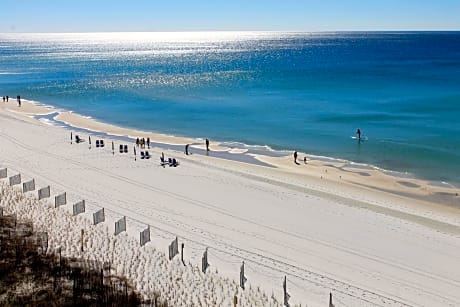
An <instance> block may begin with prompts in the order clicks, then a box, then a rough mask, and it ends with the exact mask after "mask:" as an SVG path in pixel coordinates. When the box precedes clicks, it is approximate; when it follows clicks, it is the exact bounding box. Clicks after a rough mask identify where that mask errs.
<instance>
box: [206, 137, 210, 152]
mask: <svg viewBox="0 0 460 307" xmlns="http://www.w3.org/2000/svg"><path fill="white" fill-rule="evenodd" d="M206 151H209V139H206Z"/></svg>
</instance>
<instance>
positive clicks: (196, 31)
mask: <svg viewBox="0 0 460 307" xmlns="http://www.w3.org/2000/svg"><path fill="white" fill-rule="evenodd" d="M215 32H233V33H238V32H240V33H244V32H252V33H254V32H260V33H270V32H273V33H351V32H356V33H365V32H374V33H378V32H387V33H388V32H406V33H408V32H460V29H444V30H442V29H436V30H434V29H416V30H415V29H412V30H410V29H404V30H403V29H388V30H317V31H307V30H161V31H62V32H61V31H57V32H54V31H43V32H30V31H25V32H15V31H9V32H0V33H1V34H90V33H93V34H97V33H215Z"/></svg>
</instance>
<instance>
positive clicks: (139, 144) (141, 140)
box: [136, 137, 150, 149]
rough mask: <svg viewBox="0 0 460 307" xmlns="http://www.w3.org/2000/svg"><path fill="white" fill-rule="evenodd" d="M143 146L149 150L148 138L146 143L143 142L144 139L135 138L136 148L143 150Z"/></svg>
mask: <svg viewBox="0 0 460 307" xmlns="http://www.w3.org/2000/svg"><path fill="white" fill-rule="evenodd" d="M145 144H147V147H148V148H149V149H150V138H149V137H148V138H147V141H146V140H145V138H142V139H140V138H137V139H136V146H137V147H138V148H139V147H140V148H145Z"/></svg>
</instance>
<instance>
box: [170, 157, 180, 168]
mask: <svg viewBox="0 0 460 307" xmlns="http://www.w3.org/2000/svg"><path fill="white" fill-rule="evenodd" d="M170 165H171V164H170ZM178 165H179V161H177V160H176V158H172V166H174V167H176V166H178Z"/></svg>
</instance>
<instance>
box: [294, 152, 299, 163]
mask: <svg viewBox="0 0 460 307" xmlns="http://www.w3.org/2000/svg"><path fill="white" fill-rule="evenodd" d="M294 163H295V164H298V163H297V151H294Z"/></svg>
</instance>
